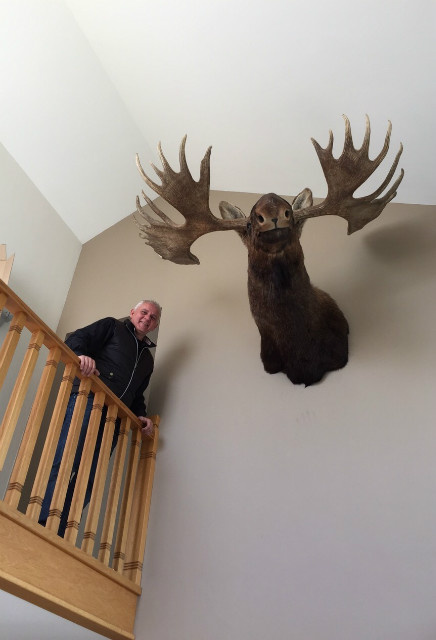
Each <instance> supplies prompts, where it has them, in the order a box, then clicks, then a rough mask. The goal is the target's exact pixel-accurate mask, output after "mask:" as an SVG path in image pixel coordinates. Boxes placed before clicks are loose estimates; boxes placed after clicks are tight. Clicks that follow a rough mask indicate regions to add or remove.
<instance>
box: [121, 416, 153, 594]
mask: <svg viewBox="0 0 436 640" xmlns="http://www.w3.org/2000/svg"><path fill="white" fill-rule="evenodd" d="M152 420H153V424H154V437H153V438H144V440H143V442H142V446H141V455H140V458H139V463H138V472H137V474H136V481H135V492H134V494H133V506H132V517H131V518H130V524H129V535H128V539H127V546H126V559H125V562H124V571H123V573H124V575H125V576H126V577H127V578H129V579H130V580H132V581H133V582H135V583H136V584H138V585H139V584H141V575H142V565H143V559H144V553H145V543H146V540H147V525H148V517H149V513H150V503H151V491H152V488H153V477H154V468H155V465H156V452H157V446H158V441H159V428H158V427H159V417H158V416H153V418H152Z"/></svg>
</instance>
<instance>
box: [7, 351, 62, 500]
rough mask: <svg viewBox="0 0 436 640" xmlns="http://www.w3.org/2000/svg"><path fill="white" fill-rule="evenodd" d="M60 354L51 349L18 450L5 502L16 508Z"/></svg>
mask: <svg viewBox="0 0 436 640" xmlns="http://www.w3.org/2000/svg"><path fill="white" fill-rule="evenodd" d="M60 356H61V350H60V349H59V347H53V348H52V349H50V351H49V354H48V357H47V361H46V363H45V367H44V370H43V372H42V375H41V380H40V383H39V385H38V390H37V392H36V396H35V400H34V402H33V405H32V409H31V412H30V415H29V419H28V421H27V425H26V430H25V432H24V436H23V439H22V442H21V445H20V449H19V451H18V455H17V459H16V462H15V465H14V468H13V470H12V473H11V477H10V480H9V485H8V488H7V491H6V495H5V502H6V503H7V504H9V505H10V506H11V507H14V508H17V507H18V504H19V501H20V498H21V494H22V491H23V485H24V482H25V480H26V476H27V473H28V471H29V465H30V461H31V459H32V454H33V450H34V449H35V444H36V441H37V438H38V433H39V429H40V426H41V422H42V418H43V416H44V412H45V409H46V406H47V402H48V398H49V395H50V390H51V388H52V385H53V380H54V377H55V374H56V369H57V366H58V364H59V360H60Z"/></svg>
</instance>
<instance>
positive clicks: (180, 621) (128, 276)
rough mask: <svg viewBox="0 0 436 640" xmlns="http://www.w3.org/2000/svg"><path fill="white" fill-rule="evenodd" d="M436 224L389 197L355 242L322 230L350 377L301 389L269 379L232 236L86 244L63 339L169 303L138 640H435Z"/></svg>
mask: <svg viewBox="0 0 436 640" xmlns="http://www.w3.org/2000/svg"><path fill="white" fill-rule="evenodd" d="M222 198H224V199H227V200H230V201H232V202H233V203H235V204H237V205H239V206H240V207H241V208H243V209H244V210H245V211H247V210H249V209H250V207H251V205H252V204H253V203H254V201H255V200H256V196H250V195H249V194H246V195H245V196H244V195H241V194H235V193H233V194H230V193H224V194H223V193H215V194H213V200H214V207H215V206H216V203H217V202H218V201H219V200H220V199H222ZM435 213H436V211H435V207H418V206H415V207H414V206H405V205H389V207H388V209H387V210H386V211H385V212H384V214H383V216H382V217H381V218H380V219H379V220H378V221H376V222H374V223H373V224H372V225H370V226H369V228H366V229H365V230H363V231H361V232H359V233H357V234H355V235H353V236H350V237H347V235H346V227H345V223H344V222H343V221H342V220H340V219H333V218H330V219H322V220H320V219H318V220H313V221H310V222H308V224H307V228H306V229H305V232H304V234H303V245H304V249H305V254H306V262H307V266H308V269H309V272H310V274H311V277H312V279H313V281H314V282H315V283H316V284H318V285H319V286H321V287H322V288H324V289H326V290H327V291H328V292H329V293H330V294H332V295H333V297H335V298H336V299H337V301H338V302H339V304H340V306H341V307H342V309H343V310H344V312H345V314H346V315H347V318H348V320H349V322H350V326H351V335H350V362H349V364H348V365H347V367H346V368H345V369H343V370H342V371H338V372H335V373H331V374H329V375H328V376H327V377H326V378H325V380H324V381H323V382H322V383H320V384H319V385H316V386H313V387H311V388H307V389H305V388H303V387H296V386H293V385H292V384H291V383H290V382H289V381H288V380H287V379H286V378H285V377H284V376H283V375H281V374H278V375H275V376H270V375H268V374H266V373H264V371H263V369H262V365H261V363H260V359H259V356H258V351H259V337H258V333H257V329H256V327H255V325H254V323H253V321H252V319H251V317H250V313H249V308H248V302H247V293H246V283H245V280H246V275H245V271H246V252H245V249H244V247H243V245H242V244H241V243H240V240H239V239H238V238H237V236H236V235H235V234H231V233H230V234H228V233H227V234H226V233H222V234H212V235H210V236H206V237H204V238H202V239H201V240H199V241H198V242H197V244H196V245H195V246H194V253H196V254H197V255H198V256H199V258H200V260H201V265H200V266H192V267H183V266H178V265H174V264H172V263H169V262H166V261H163V260H161V259H160V258H159V257H158V256H157V255H156V254H155V253H154V252H152V250H151V249H150V248H149V247H146V246H145V245H144V244H143V243H142V241H141V240H140V239H139V238H138V236H137V231H136V229H135V226H134V224H133V222H132V220H131V219H126V220H124V221H122V222H121V223H119V224H117V225H115V226H114V227H112V228H111V229H109V230H107V231H106V232H104V233H103V234H101V235H100V236H98V237H97V238H94V239H93V240H92V241H90V242H88V243H87V244H86V245H84V248H83V251H82V255H81V258H80V260H79V263H78V267H77V270H76V273H75V277H74V280H73V283H72V287H71V290H70V293H69V296H68V299H67V303H66V306H65V309H64V313H63V316H62V319H61V323H60V326H59V329H60V332H61V333H62V334H63V333H65V331H68V330H70V329H73V328H74V327H77V326H80V325H83V324H85V323H87V322H90V321H92V320H93V319H95V318H97V317H100V316H104V315H107V314H113V315H115V316H121V315H123V313H125V312H126V311H128V309H129V308H130V307H131V306H132V304H133V303H134V302H135V301H136V300H137V299H140V298H141V297H153V298H156V299H158V300H160V301H161V303H162V306H163V317H162V323H161V327H160V332H159V344H158V348H157V354H156V372H155V374H154V378H153V381H152V388H151V403H150V410H151V411H152V412H158V413H160V414H161V416H162V422H161V435H162V442H161V446H160V450H159V453H158V461H157V472H156V478H155V486H154V492H153V500H152V510H151V517H150V525H149V537H148V542H147V550H146V557H145V564H144V573H143V590H144V591H143V595H142V598H141V600H140V605H139V612H138V619H137V625H136V636H137V638H138V640H169V639H172V638H178V640H203V639H207V640H222V638H226V639H227V640H264V638H265V637H268V638H273V639H274V640H302V639H303V640H305V639H310V640H350V638H352V639H353V640H368V638H380V639H383V640H429V639H430V638H433V637H434V636H435V634H436V613H435V608H434V593H435V590H436V574H435V572H434V562H433V559H434V554H435V551H436V542H435V540H436V507H435V501H434V495H435V490H436V465H435V464H434V461H435V451H436V432H435V409H436V406H435V405H436V402H435V394H434V386H435V378H436V374H435V366H434V359H435V342H436V330H435V326H436V317H435V316H436V296H435V271H436V258H435V256H436V253H435V245H436V216H435Z"/></svg>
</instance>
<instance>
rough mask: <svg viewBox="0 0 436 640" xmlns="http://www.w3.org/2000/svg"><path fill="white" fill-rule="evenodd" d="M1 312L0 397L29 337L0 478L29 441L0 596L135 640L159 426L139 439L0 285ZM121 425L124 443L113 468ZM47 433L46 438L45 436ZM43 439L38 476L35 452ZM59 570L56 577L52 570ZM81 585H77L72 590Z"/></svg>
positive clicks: (2, 433)
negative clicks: (73, 476) (4, 328)
mask: <svg viewBox="0 0 436 640" xmlns="http://www.w3.org/2000/svg"><path fill="white" fill-rule="evenodd" d="M3 308H4V309H6V310H7V311H9V312H10V313H11V314H13V317H12V320H11V323H10V327H9V330H8V332H7V335H6V336H5V338H4V340H3V344H2V346H1V348H0V390H1V387H2V385H3V383H4V382H5V380H6V379H7V378H8V380H9V377H10V376H11V373H12V374H13V373H14V372H13V371H12V369H17V367H16V365H15V360H14V354H15V353H16V348H17V345H18V344H19V341H20V338H21V337H22V333H23V329H26V330H28V331H30V333H31V337H30V341H29V344H28V346H27V349H26V352H25V355H24V357H23V360H22V363H21V365H20V366H19V370H18V373H17V375H16V378H15V381H14V382H13V389H12V391H11V393H10V397H9V399H6V401H5V404H6V408H5V410H4V414H3V419H2V422H1V425H0V471H1V469H2V468H3V465H4V463H5V460H7V456H8V453H9V456H10V455H11V453H12V454H14V453H15V452H10V448H11V443H12V442H13V436H14V433H15V431H16V430H19V431H20V433H21V432H22V438H21V443H20V445H19V448H18V452H17V453H16V458H15V462H14V464H13V468H12V472H11V473H10V476H9V478H8V479H7V488H6V491H5V495H4V499H3V500H2V501H0V549H1V551H0V559H1V562H0V587H1V588H2V589H4V590H6V591H9V592H11V593H13V594H14V595H17V596H19V597H21V598H24V599H26V600H28V601H29V602H33V603H35V604H38V605H39V606H42V607H44V608H46V609H48V610H50V611H53V612H55V613H57V614H59V615H62V616H63V617H65V618H68V619H70V620H72V621H74V622H77V623H79V624H81V625H82V626H84V627H87V628H89V629H92V630H94V631H97V632H99V633H101V634H102V635H105V636H106V637H108V638H115V639H117V640H121V639H130V640H131V639H133V638H134V635H133V629H134V619H135V612H136V604H137V599H138V597H139V595H140V593H141V589H140V582H141V574H142V562H143V557H144V552H145V543H146V534H147V525H148V516H149V510H150V502H151V490H152V484H153V476H154V468H155V460H156V452H157V446H158V437H159V428H158V427H159V416H152V420H153V422H154V425H155V432H154V436H153V437H152V438H150V437H143V436H141V431H140V427H141V423H140V422H139V420H138V419H137V418H136V416H134V415H133V414H132V412H131V411H130V410H129V409H128V408H127V407H126V406H125V405H124V404H123V403H122V402H121V401H120V400H119V399H118V398H117V397H116V396H115V395H114V394H113V393H112V392H111V391H110V390H109V389H108V388H107V387H106V386H105V385H104V383H102V382H101V381H100V380H99V378H98V377H96V376H91V377H87V378H85V377H82V376H81V374H80V370H79V359H78V358H77V356H76V355H75V354H74V353H73V352H72V351H71V350H70V349H69V348H68V347H67V346H66V345H65V344H64V343H63V342H62V341H61V340H60V339H59V338H58V336H57V335H56V334H55V333H54V332H53V331H52V330H51V329H50V328H49V327H48V326H47V325H45V324H44V323H43V322H42V320H40V319H39V318H38V316H37V315H36V314H35V313H34V312H33V311H32V310H31V309H30V308H29V307H28V306H27V305H26V304H25V303H24V302H23V301H22V300H20V298H19V297H18V296H17V295H16V294H15V293H14V292H13V291H12V290H11V289H10V288H9V287H8V286H7V285H6V284H5V283H4V282H2V281H1V280H0V312H1V310H2V309H3ZM43 349H45V350H46V351H47V356H46V361H45V365H44V368H43V370H42V373H41V375H40V378H39V382H38V384H37V389H36V392H35V395H34V398H33V402H32V405H31V409H30V412H29V414H28V418H27V421H26V424H25V426H24V425H23V416H22V413H24V411H23V406H24V403H25V399H26V396H27V394H28V392H29V385H30V383H31V380H32V375H33V374H34V372H35V367H36V364H37V362H38V358H39V357H40V354H41V351H42V350H43ZM12 362H14V367H11V363H12ZM62 367H63V374H62V380H61V381H60V383H59V382H58V383H57V385H58V387H56V373H57V372H58V370H60V369H61V368H62ZM8 372H9V373H8ZM76 376H77V377H79V378H80V380H81V382H80V387H79V395H78V398H77V401H76V406H75V409H74V413H73V417H72V420H71V425H70V430H69V434H68V439H67V443H66V446H65V450H64V454H63V458H62V463H61V467H60V469H59V476H58V480H57V483H56V488H55V491H54V494H53V498H52V502H51V506H50V515H49V517H48V519H47V523H46V526H45V527H44V526H42V525H40V524H38V518H39V514H40V510H41V505H42V501H43V497H44V494H45V489H46V486H47V482H48V476H49V473H50V469H51V465H52V461H53V458H54V454H55V450H56V446H57V442H58V438H59V434H60V430H61V427H62V422H63V418H64V415H65V411H66V406H67V403H68V399H69V395H70V392H71V388H72V384H73V380H74V378H75V377H76ZM56 392H57V393H56ZM90 392H92V393H93V394H94V400H93V406H92V411H91V417H90V421H89V426H88V429H87V434H86V439H85V445H84V449H83V454H82V458H81V463H80V466H79V469H78V472H77V480H76V486H75V491H74V495H73V500H72V504H71V508H70V512H69V515H68V524H67V529H66V531H65V535H64V537H63V538H60V537H59V536H58V535H56V532H57V529H58V526H59V521H60V516H61V513H62V506H63V502H64V499H65V494H66V490H67V485H68V479H69V477H70V473H71V468H72V464H73V459H74V455H75V448H76V446H77V441H78V438H79V432H80V427H81V423H82V418H83V413H84V410H85V405H86V402H87V397H88V394H89V393H90ZM54 393H56V398H55V400H54V401H53V396H54ZM0 399H1V396H0ZM104 406H106V407H107V413H106V418H105V427H104V432H103V440H102V444H101V448H100V454H99V459H98V464H97V470H96V474H95V479H94V487H93V491H92V495H91V500H90V503H89V507H88V511H87V516H86V519H85V520H84V519H83V518H82V505H83V501H84V496H85V491H86V486H87V480H88V476H89V472H90V467H91V462H92V456H93V451H94V448H95V442H96V438H97V433H98V430H99V425H100V420H101V415H102V411H103V407H104ZM0 415H1V414H0ZM117 419H119V421H120V429H119V437H118V442H117V446H116V449H115V451H114V456H113V458H114V459H113V464H112V465H110V457H111V443H112V438H113V433H114V429H115V423H116V420H117ZM24 420H25V416H24ZM44 424H45V429H46V433H45V432H44V433H42V432H43V428H44ZM42 438H44V441H43V445H42V452H41V453H40V457H39V460H37V468H36V470H35V468H34V466H35V460H34V458H35V454H34V452H35V450H36V447H37V443H38V441H39V442H41V439H42ZM40 448H41V447H40ZM32 483H33V484H32ZM30 486H31V487H32V488H31V491H30V497H29V498H28V500H27V503H26V504H25V505H24V507H23V499H25V498H26V495H25V491H24V488H25V487H28V488H30ZM105 496H106V499H104V498H105ZM81 520H82V522H81ZM83 520H84V521H83ZM54 559H55V560H56V564H53V562H54ZM53 567H56V571H54V570H51V568H52V569H53ZM53 573H56V575H53ZM74 579H75V580H76V581H77V583H76V584H74V585H72V580H74Z"/></svg>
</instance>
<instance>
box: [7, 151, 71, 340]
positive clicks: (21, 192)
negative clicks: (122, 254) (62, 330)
mask: <svg viewBox="0 0 436 640" xmlns="http://www.w3.org/2000/svg"><path fill="white" fill-rule="evenodd" d="M0 193H1V202H0V243H2V244H6V245H7V252H8V255H10V254H12V253H14V254H15V259H14V265H13V267H12V273H11V277H10V279H9V286H10V287H11V288H12V289H13V290H14V291H15V293H16V294H17V295H19V296H20V298H22V300H23V301H24V302H25V303H26V304H28V305H29V306H30V307H31V308H32V309H33V311H35V312H36V313H37V314H38V315H39V316H40V318H41V319H42V320H43V321H44V322H45V323H46V324H48V325H49V326H50V327H51V328H52V329H56V326H57V324H58V322H59V318H60V315H61V312H62V309H63V306H64V303H65V298H66V296H67V293H68V289H69V286H70V283H71V279H72V277H73V273H74V269H75V268H76V264H77V260H78V258H79V255H80V250H81V248H82V245H81V243H80V242H79V240H78V239H77V238H76V236H75V235H74V234H73V232H72V231H71V230H70V229H69V228H68V227H67V225H66V224H65V222H64V221H63V220H62V219H61V218H60V217H59V216H58V214H57V213H56V211H55V210H54V209H53V207H52V206H51V205H50V204H49V203H48V202H47V200H46V199H45V198H44V197H43V196H42V195H41V193H40V192H39V191H38V189H37V188H36V187H35V185H34V184H33V183H32V182H31V181H30V180H29V178H28V177H27V175H26V174H25V173H24V171H23V170H22V169H21V167H20V166H19V165H18V164H17V163H16V161H15V160H14V159H13V158H12V156H11V155H10V154H9V153H8V151H7V150H6V149H5V147H4V146H3V145H1V144H0Z"/></svg>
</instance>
